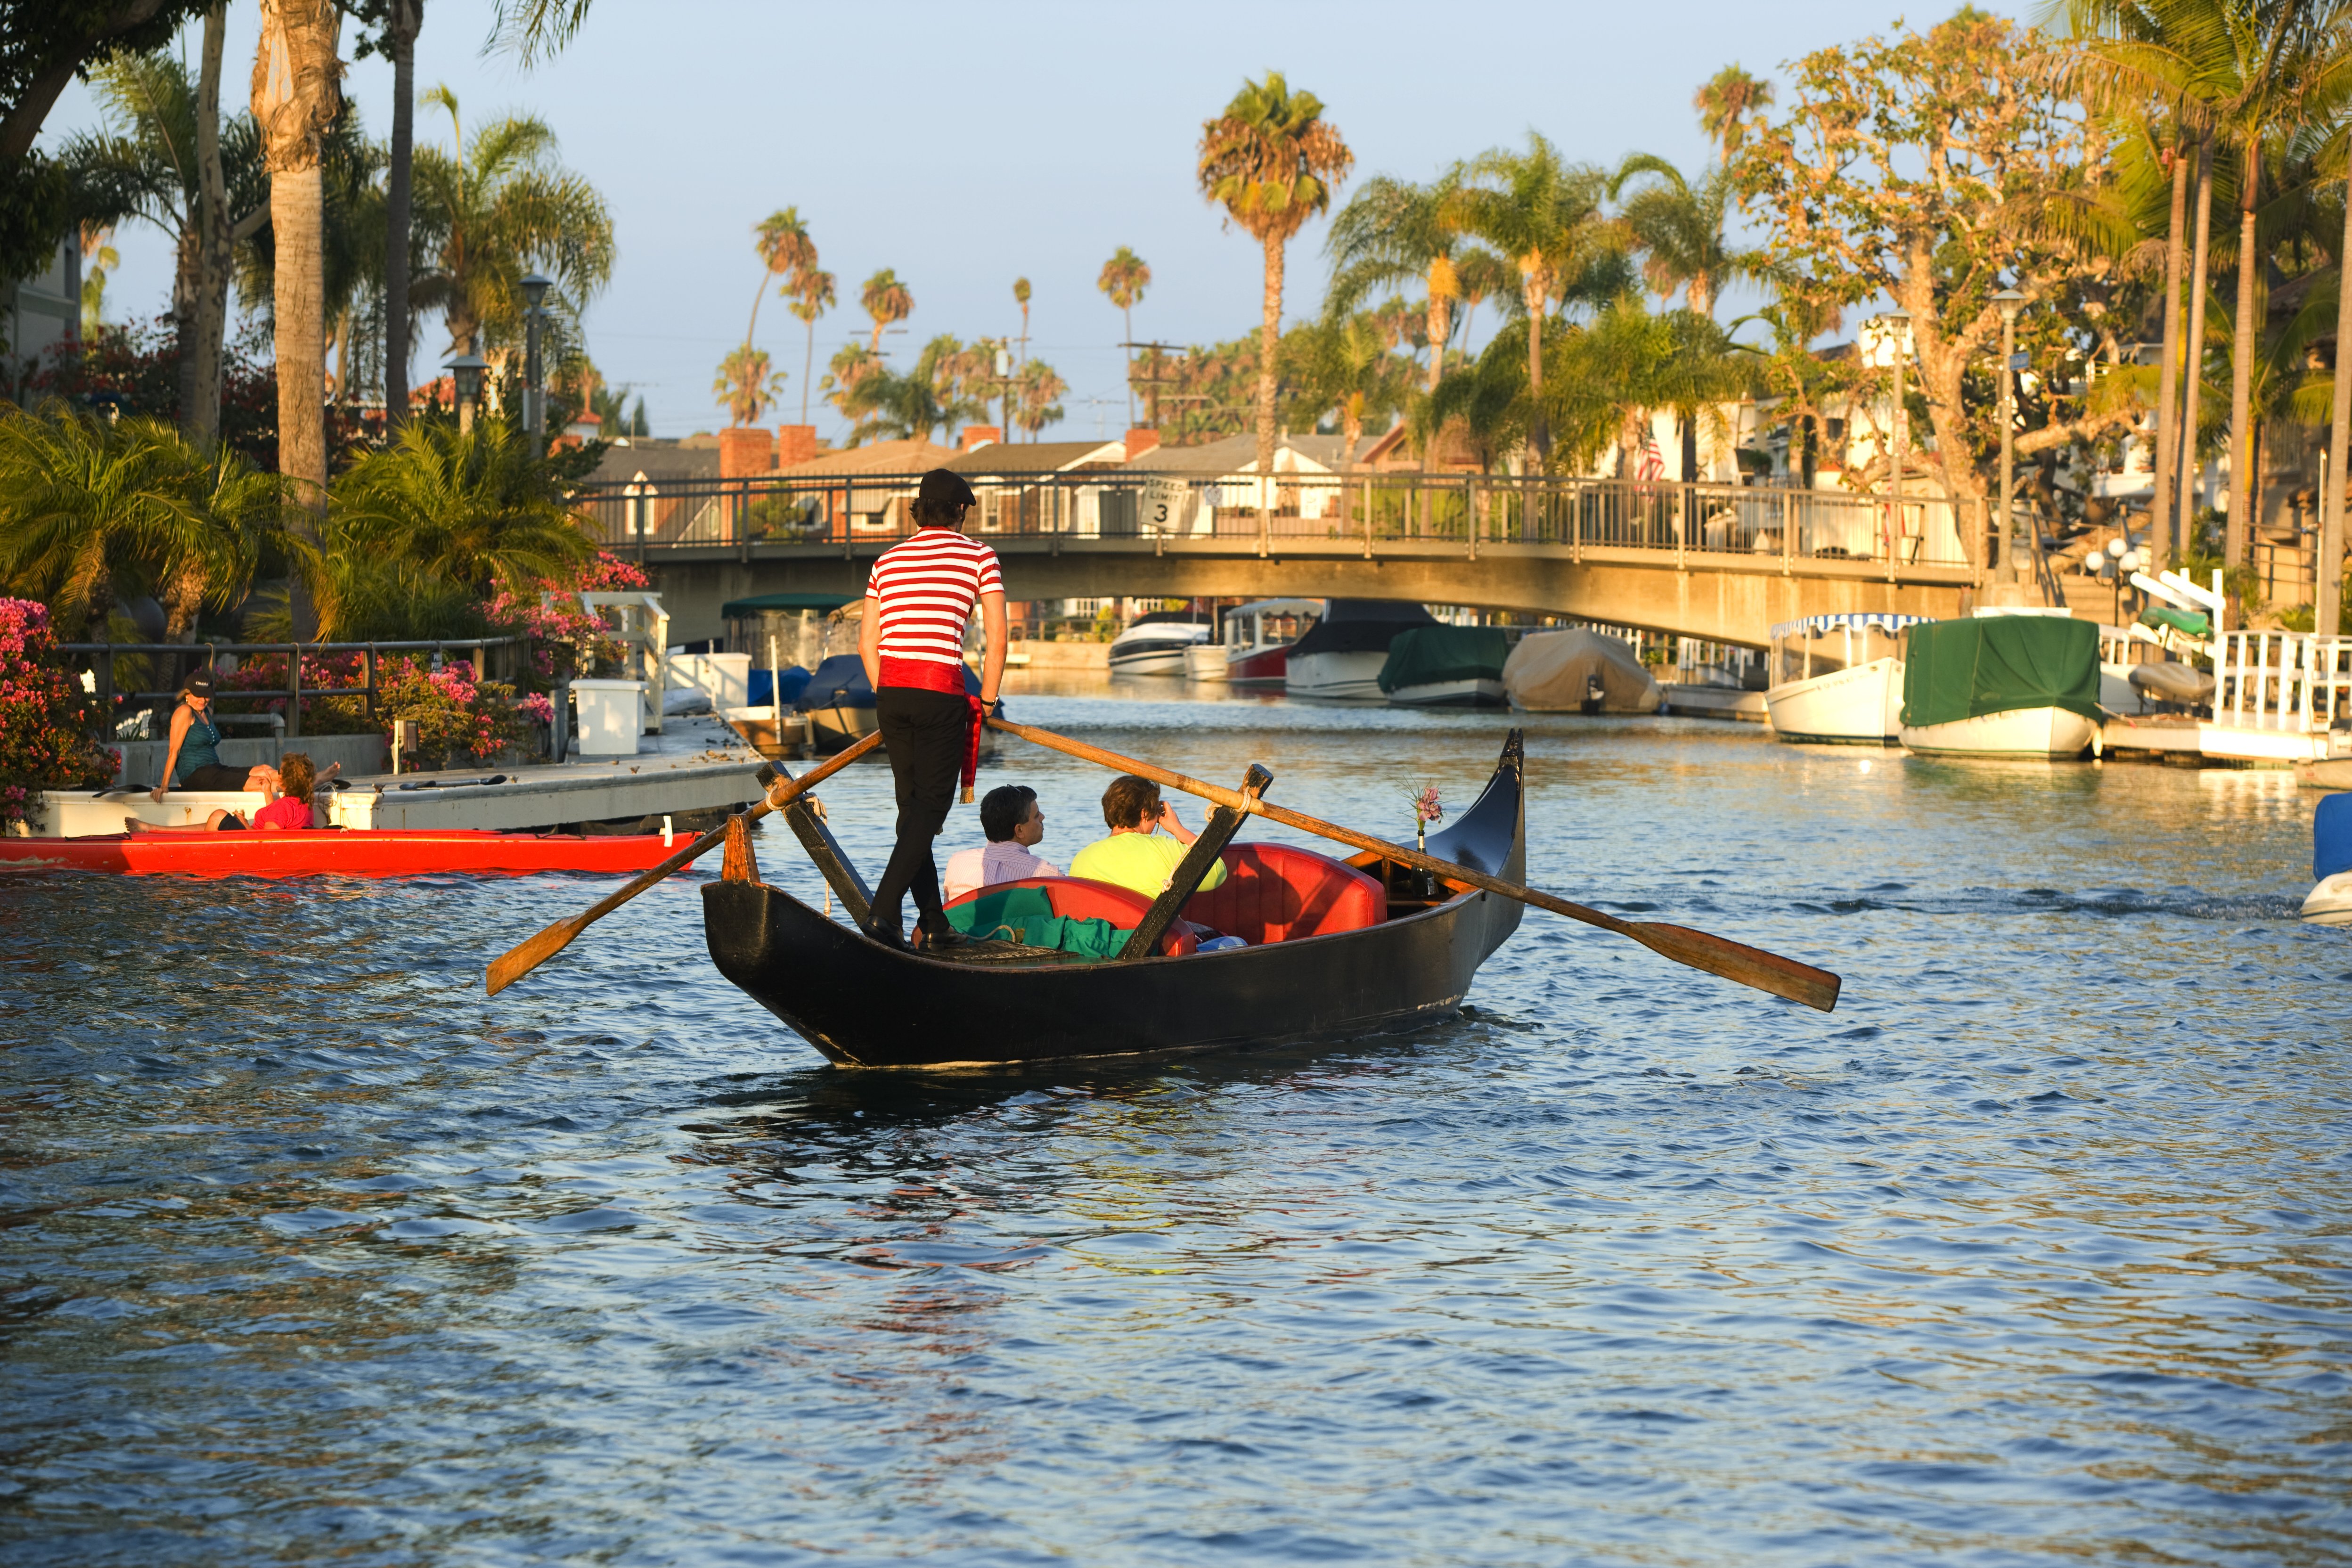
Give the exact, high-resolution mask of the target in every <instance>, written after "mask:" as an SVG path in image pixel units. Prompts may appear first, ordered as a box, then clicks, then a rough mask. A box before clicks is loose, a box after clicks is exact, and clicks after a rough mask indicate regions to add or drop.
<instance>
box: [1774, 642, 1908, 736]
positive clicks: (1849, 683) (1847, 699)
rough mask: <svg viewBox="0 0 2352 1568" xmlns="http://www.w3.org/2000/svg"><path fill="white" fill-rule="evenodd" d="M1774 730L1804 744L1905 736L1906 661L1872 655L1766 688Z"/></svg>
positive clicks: (1779, 734)
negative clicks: (1847, 665)
mask: <svg viewBox="0 0 2352 1568" xmlns="http://www.w3.org/2000/svg"><path fill="white" fill-rule="evenodd" d="M1764 708H1765V712H1766V714H1767V716H1768V717H1769V720H1770V721H1771V725H1772V732H1773V733H1774V734H1775V735H1776V736H1778V737H1779V738H1780V739H1781V740H1783V741H1787V742H1791V743H1793V744H1796V745H1805V746H1892V745H1895V744H1898V743H1899V742H1900V740H1901V730H1902V709H1903V667H1902V666H1901V665H1900V664H1898V663H1896V662H1895V660H1894V659H1891V658H1874V659H1872V660H1871V661H1870V662H1869V663H1868V664H1858V665H1855V666H1853V668H1850V669H1837V670H1832V671H1831V672H1830V673H1829V674H1827V675H1816V676H1814V677H1812V678H1811V679H1807V680H1791V681H1787V682H1784V683H1783V684H1781V685H1779V686H1775V687H1773V688H1772V689H1770V690H1769V691H1767V692H1766V693H1765V694H1764Z"/></svg>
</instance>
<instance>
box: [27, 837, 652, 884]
mask: <svg viewBox="0 0 2352 1568" xmlns="http://www.w3.org/2000/svg"><path fill="white" fill-rule="evenodd" d="M675 837H676V836H675V835H669V834H660V833H647V834H629V835H625V836H623V835H612V836H606V835H599V834H588V835H584V836H583V835H582V834H577V833H487V832H469V831H465V830H462V829H452V830H449V831H446V832H429V831H421V830H400V829H382V830H376V829H363V828H343V827H320V828H312V829H310V830H308V831H292V832H276V833H271V832H255V831H247V832H243V833H140V834H130V833H110V834H104V835H98V836H93V837H81V838H0V872H16V873H23V872H37V871H101V872H112V873H116V874H119V875H126V876H133V877H151V876H182V877H426V876H444V875H448V874H451V873H457V874H461V875H467V876H482V877H520V876H528V875H530V874H531V873H533V872H538V871H592V872H604V873H615V872H618V873H626V872H635V871H643V870H646V869H647V868H651V867H654V866H658V865H659V864H661V862H662V858H664V857H665V856H667V855H668V854H669V853H670V851H671V850H672V848H674V847H675V844H674V843H673V840H674V838H675Z"/></svg>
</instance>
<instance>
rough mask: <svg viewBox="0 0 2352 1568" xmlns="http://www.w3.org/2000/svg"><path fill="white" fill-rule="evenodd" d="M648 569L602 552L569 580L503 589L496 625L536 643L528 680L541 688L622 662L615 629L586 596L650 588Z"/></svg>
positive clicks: (494, 607)
mask: <svg viewBox="0 0 2352 1568" xmlns="http://www.w3.org/2000/svg"><path fill="white" fill-rule="evenodd" d="M651 584H652V579H651V578H649V577H647V576H646V574H645V570H644V568H642V567H639V566H636V565H635V564H633V563H629V562H626V561H624V560H622V559H621V558H620V557H619V556H617V555H611V554H606V553H604V552H601V551H600V552H598V553H597V555H596V558H595V559H594V560H593V561H591V562H589V563H587V564H586V565H584V566H583V567H581V568H580V570H579V571H578V572H576V573H574V574H572V575H570V576H568V577H561V578H556V577H551V578H549V579H547V580H546V581H544V582H541V583H537V584H532V585H531V586H530V587H529V588H527V589H523V590H520V591H516V590H511V589H508V588H503V587H502V588H500V589H499V592H498V595H497V597H495V598H493V599H492V600H491V601H490V611H489V615H490V624H491V625H492V626H496V627H498V628H499V630H500V631H503V632H508V633H511V634H514V635H517V636H520V637H529V638H530V659H529V672H528V675H527V678H526V679H530V681H532V682H533V683H535V684H538V685H541V686H553V685H554V684H555V683H556V682H557V681H559V680H572V679H578V678H580V677H582V676H586V675H593V674H594V673H595V671H596V667H597V666H598V665H599V664H609V663H611V662H613V661H614V660H615V659H617V658H620V657H621V645H620V644H619V643H618V642H617V641H615V640H614V637H613V635H612V630H611V628H610V627H608V626H605V625H604V622H603V621H601V620H599V619H598V618H597V617H596V616H592V615H590V614H589V613H588V612H587V611H586V610H584V609H583V608H582V607H581V605H580V595H583V594H618V593H626V592H628V591H629V590H630V589H633V588H644V587H648V586H650V585H651Z"/></svg>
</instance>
